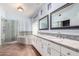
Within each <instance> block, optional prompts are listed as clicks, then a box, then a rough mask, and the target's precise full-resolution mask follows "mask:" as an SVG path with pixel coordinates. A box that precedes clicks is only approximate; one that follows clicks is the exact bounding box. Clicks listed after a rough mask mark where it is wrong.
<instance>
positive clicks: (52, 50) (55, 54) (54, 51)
mask: <svg viewBox="0 0 79 59" xmlns="http://www.w3.org/2000/svg"><path fill="white" fill-rule="evenodd" d="M51 55H52V56H60V52H58V51H56V50H55V49H51Z"/></svg>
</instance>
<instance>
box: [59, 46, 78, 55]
mask: <svg viewBox="0 0 79 59" xmlns="http://www.w3.org/2000/svg"><path fill="white" fill-rule="evenodd" d="M61 54H64V55H65V56H78V55H79V52H75V51H73V50H71V49H68V48H66V47H61Z"/></svg>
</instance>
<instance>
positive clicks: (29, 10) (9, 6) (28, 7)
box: [0, 3, 42, 17]
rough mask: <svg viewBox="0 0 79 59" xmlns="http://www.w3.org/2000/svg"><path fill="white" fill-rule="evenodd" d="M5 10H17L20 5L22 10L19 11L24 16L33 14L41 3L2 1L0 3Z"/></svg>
mask: <svg viewBox="0 0 79 59" xmlns="http://www.w3.org/2000/svg"><path fill="white" fill-rule="evenodd" d="M0 5H2V7H3V8H4V10H7V11H11V12H13V11H15V12H18V10H17V7H19V6H21V7H22V8H23V9H24V11H23V12H21V13H23V14H24V15H26V16H29V17H30V16H33V14H34V13H35V12H36V11H37V10H38V9H39V7H40V6H41V5H42V3H19V4H18V3H2V4H0Z"/></svg>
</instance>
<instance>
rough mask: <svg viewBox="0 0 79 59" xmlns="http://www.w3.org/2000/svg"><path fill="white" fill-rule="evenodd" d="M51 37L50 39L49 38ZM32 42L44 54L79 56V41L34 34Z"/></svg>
mask: <svg viewBox="0 0 79 59" xmlns="http://www.w3.org/2000/svg"><path fill="white" fill-rule="evenodd" d="M48 38H49V39H48ZM31 42H32V44H33V46H34V47H35V48H36V49H37V50H38V51H39V53H40V54H41V55H43V56H78V55H79V50H78V48H79V47H78V45H77V44H79V42H78V41H74V40H69V39H64V38H56V37H53V36H46V35H33V36H32V39H31Z"/></svg>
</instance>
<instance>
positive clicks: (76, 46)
mask: <svg viewBox="0 0 79 59" xmlns="http://www.w3.org/2000/svg"><path fill="white" fill-rule="evenodd" d="M35 36H38V37H41V38H44V39H46V40H50V41H52V42H56V43H58V44H60V45H64V46H66V47H69V48H71V49H73V50H76V51H77V52H79V41H75V40H70V39H66V38H59V37H53V36H49V35H44V34H43V35H42V34H38V35H35Z"/></svg>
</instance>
